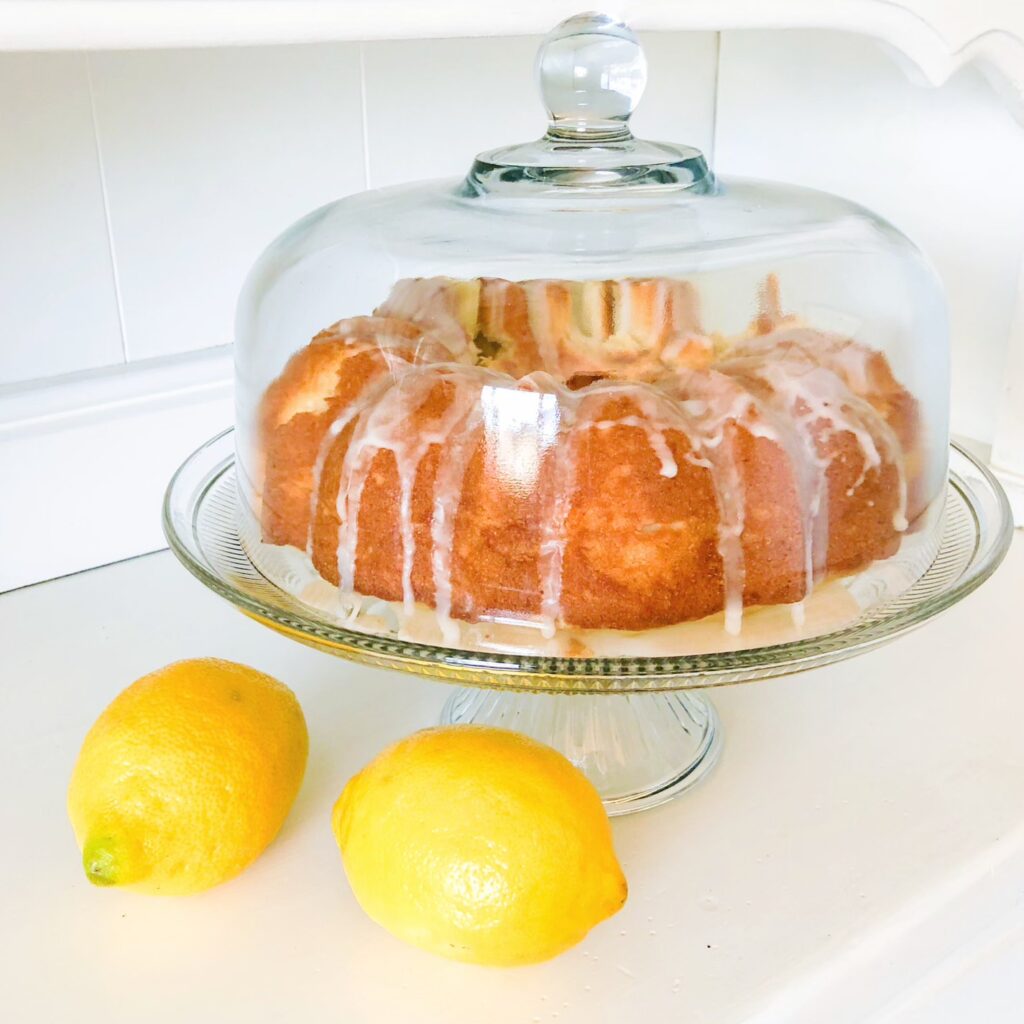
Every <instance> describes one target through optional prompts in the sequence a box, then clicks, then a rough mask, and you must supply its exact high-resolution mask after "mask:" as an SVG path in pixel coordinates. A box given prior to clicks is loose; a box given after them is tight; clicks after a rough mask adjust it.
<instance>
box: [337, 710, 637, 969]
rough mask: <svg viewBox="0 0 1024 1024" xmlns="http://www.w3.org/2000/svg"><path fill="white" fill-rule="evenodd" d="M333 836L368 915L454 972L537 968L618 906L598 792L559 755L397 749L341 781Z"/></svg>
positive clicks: (469, 743) (470, 747) (509, 742)
mask: <svg viewBox="0 0 1024 1024" xmlns="http://www.w3.org/2000/svg"><path fill="white" fill-rule="evenodd" d="M332 824H333V826H334V834H335V837H336V838H337V840H338V845H339V847H340V848H341V854H342V860H343V861H344V865H345V871H346V873H347V875H348V879H349V882H350V884H351V886H352V889H353V892H354V893H355V896H356V899H357V900H358V901H359V903H360V905H361V906H362V907H363V909H364V910H365V911H366V912H367V914H369V916H370V917H371V918H373V919H374V920H375V921H376V922H377V923H378V924H381V925H383V926H384V927H385V928H387V929H388V930H389V931H390V932H392V933H393V934H395V935H397V936H398V937H399V938H401V939H404V940H406V941H407V942H410V943H412V944H413V945H416V946H420V947H421V948H423V949H427V950H430V951H431V952H434V953H439V954H441V955H442V956H447V957H452V958H454V959H456V960H465V961H469V962H472V963H478V964H491V965H503V966H505V965H513V964H526V963H534V962H537V961H540V960H546V959H548V958H550V957H553V956H556V955H557V954H558V953H561V952H563V951H564V950H566V949H568V948H569V947H570V946H573V945H575V944H576V943H577V942H579V941H580V940H581V939H582V938H583V937H584V936H585V935H586V934H587V932H589V931H590V929H591V928H593V927H594V925H596V924H598V923H599V922H601V921H603V920H604V919H605V918H607V917H610V916H611V915H612V914H614V913H615V912H616V911H617V910H618V909H619V908H620V907H621V906H622V905H623V903H625V901H626V879H625V878H624V876H623V874H622V869H621V868H620V866H619V862H618V860H617V859H616V857H615V850H614V848H613V846H612V834H611V827H610V826H609V823H608V817H607V815H606V814H605V811H604V807H603V806H602V805H601V799H600V797H599V796H598V795H597V791H596V790H595V789H594V787H593V786H592V785H591V783H590V782H589V781H588V780H587V779H586V777H585V776H584V775H583V774H582V772H580V771H579V770H578V769H576V768H575V767H574V766H573V765H572V764H571V763H570V762H569V761H568V760H566V758H564V757H563V756H562V755H561V754H559V753H557V752H556V751H554V750H552V749H551V748H550V747H546V746H543V745H542V744H540V743H537V742H535V741H534V740H531V739H528V738H527V737H525V736H522V735H520V734H519V733H514V732H508V731H507V730H504V729H492V728H487V727H483V726H454V727H448V728H437V729H427V730H425V731H423V732H418V733H415V734H414V735H412V736H410V737H408V738H407V739H404V740H402V741H400V742H399V743H396V744H395V745H394V746H392V747H389V748H388V749H387V750H385V751H384V752H383V753H381V754H380V755H379V756H378V757H377V758H376V759H375V760H374V761H372V762H371V763H370V764H369V765H368V766H367V767H366V768H364V769H363V770H362V771H361V772H360V773H359V774H358V775H356V776H355V777H353V778H352V779H351V780H350V782H349V783H348V785H347V786H346V787H345V790H344V792H343V793H342V794H341V797H340V798H339V799H338V802H337V804H336V805H335V808H334V815H333V822H332Z"/></svg>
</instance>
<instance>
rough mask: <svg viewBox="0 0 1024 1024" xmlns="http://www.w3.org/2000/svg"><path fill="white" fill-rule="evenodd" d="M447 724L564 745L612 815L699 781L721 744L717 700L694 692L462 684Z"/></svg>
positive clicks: (444, 718)
mask: <svg viewBox="0 0 1024 1024" xmlns="http://www.w3.org/2000/svg"><path fill="white" fill-rule="evenodd" d="M441 722H442V724H444V725H465V724H469V723H472V724H474V725H494V726H499V727H501V728H504V729H514V730H515V731H516V732H521V733H525V734H526V735H527V736H532V737H533V738H534V739H536V740H540V741H541V742H542V743H546V744H548V746H551V747H554V748H555V749H556V750H560V751H561V752H562V753H563V754H565V756H566V757H567V758H569V760H570V761H572V763H573V764H575V765H576V767H577V768H579V769H580V770H581V771H582V772H583V773H584V774H585V775H586V776H587V778H589V779H590V781H591V782H593V784H594V786H595V787H596V788H597V791H598V792H599V793H600V794H601V798H602V799H603V800H604V805H605V808H606V809H607V811H608V813H609V814H612V815H615V814H627V813H629V812H631V811H642V810H644V809H646V808H648V807H655V806H657V805H658V804H661V803H664V802H665V801H666V800H671V799H672V797H674V796H678V795H679V794H680V793H682V792H683V791H684V790H686V789H689V788H690V787H691V786H693V785H696V783H698V782H700V780H701V779H702V778H704V776H705V775H707V774H708V772H709V771H711V769H712V768H713V767H714V766H715V762H716V761H717V760H718V755H719V753H720V751H721V749H722V727H721V723H720V722H719V721H718V714H717V713H716V711H715V707H714V705H713V704H712V703H711V702H710V701H709V700H707V699H706V698H705V697H702V696H700V695H699V694H697V693H693V692H687V691H685V690H681V691H679V692H674V693H621V694H620V693H612V694H597V695H593V694H590V695H588V694H549V695H544V696H541V695H538V694H535V693H502V692H501V691H500V690H481V689H475V688H472V687H460V688H459V689H457V690H456V691H455V692H454V693H453V694H452V695H451V696H450V697H449V698H448V700H447V702H446V703H445V706H444V710H443V711H442V712H441Z"/></svg>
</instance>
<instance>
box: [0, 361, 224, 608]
mask: <svg viewBox="0 0 1024 1024" xmlns="http://www.w3.org/2000/svg"><path fill="white" fill-rule="evenodd" d="M232 376H233V370H232V359H231V349H230V347H228V346H224V347H221V348H214V349H205V350H202V351H199V352H194V353H188V354H185V355H181V356H174V357H171V358H167V359H154V360H145V361H142V362H139V363H135V364H131V365H128V366H119V367H112V368H110V369H107V370H99V371H89V372H86V373H81V374H73V375H70V376H67V377H60V378H54V379H52V380H46V381H39V382H30V383H27V384H24V385H9V386H6V387H4V388H2V389H0V488H2V495H0V591H4V590H11V589H14V588H15V587H22V586H26V585H27V584H30V583H38V582H40V581H42V580H48V579H53V578H54V577H57V576H66V575H67V574H69V573H73V572H79V571H81V570H83V569H89V568H92V567H94V566H98V565H106V564H108V563H110V562H116V561H119V560H121V559H123V558H130V557H132V556H133V555H138V554H141V553H143V552H146V551H153V550H156V549H158V548H161V547H163V546H164V539H163V534H162V531H161V527H160V506H161V501H162V498H163V492H164V489H165V487H166V486H167V481H168V480H169V479H170V477H171V474H172V473H173V472H174V470H175V469H176V468H177V466H178V465H180V463H181V462H182V460H183V459H184V458H185V457H186V456H187V455H188V454H189V453H190V452H191V451H193V450H194V449H195V448H197V447H198V446H199V445H200V444H202V443H203V441H205V440H207V439H208V438H210V437H212V436H213V435H214V434H216V433H218V432H219V431H221V430H223V429H224V428H225V427H227V426H230V424H231V422H232V421H233V418H234V409H233V402H232Z"/></svg>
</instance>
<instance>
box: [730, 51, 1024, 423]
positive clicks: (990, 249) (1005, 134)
mask: <svg viewBox="0 0 1024 1024" xmlns="http://www.w3.org/2000/svg"><path fill="white" fill-rule="evenodd" d="M717 164H718V169H719V170H720V171H728V172H733V173H742V174H752V175H758V176H763V177H771V178H781V179H786V180H791V181H796V182H800V183H801V184H806V185H812V186H815V187H819V188H824V189H828V190H829V191H833V192H837V193H839V194H841V195H845V196H848V197H849V198H851V199H855V200H857V201H858V202H862V203H864V204H865V205H866V206H868V207H871V208H872V209H874V210H877V211H878V212H879V213H881V214H882V215H883V216H885V217H886V218H888V219H889V220H891V221H892V222H893V223H894V224H896V225H897V227H899V228H901V229H902V230H904V231H905V232H906V233H907V234H909V235H910V236H911V238H913V239H914V240H915V241H916V242H917V243H918V244H919V245H921V247H922V248H923V249H924V250H925V251H926V252H927V254H928V255H929V257H930V258H931V259H932V261H933V262H934V264H935V265H936V267H937V269H938V271H939V273H940V274H941V276H942V278H943V281H944V283H945V285H946V289H947V292H948V295H949V302H950V314H951V319H952V331H953V430H954V431H955V432H957V433H961V434H965V435H967V436H969V437H973V438H978V439H980V440H984V441H989V440H991V437H992V432H993V426H994V416H995V408H996V404H997V397H998V394H999V384H1000V377H1001V374H1002V369H1003V365H1004V360H1005V352H1006V345H1007V339H1008V337H1009V332H1010V324H1011V319H1012V316H1013V309H1014V302H1015V295H1016V289H1017V283H1018V268H1019V266H1020V261H1021V254H1022V249H1024V188H1022V187H1021V182H1024V132H1022V131H1021V128H1020V125H1019V124H1017V123H1015V122H1014V120H1013V119H1012V117H1011V116H1010V114H1009V113H1008V112H1007V111H1006V110H1005V109H1004V108H1003V106H1002V105H1001V104H1000V102H999V101H998V100H996V99H994V98H993V96H992V93H991V91H990V86H989V85H988V84H987V82H986V81H985V80H984V79H983V77H982V76H981V74H980V73H979V72H978V71H976V70H975V69H973V68H967V69H964V70H963V71H961V72H960V73H959V74H958V75H956V76H955V77H954V78H953V79H951V80H950V81H949V82H948V83H946V85H944V86H942V87H941V88H938V89H935V88H930V87H926V86H922V85H916V84H913V83H912V82H911V81H909V80H908V79H907V78H906V76H905V75H904V74H903V71H902V70H901V68H900V67H899V66H898V64H897V63H896V62H895V61H894V60H893V59H892V57H891V56H890V55H889V54H887V53H885V52H883V51H882V50H881V49H880V48H879V47H878V46H877V45H876V44H875V43H873V42H871V41H870V40H868V39H866V38H864V37H861V36H855V35H848V34H837V33H828V32H805V31H771V32H726V33H723V34H722V44H721V62H720V67H719V97H718V123H717Z"/></svg>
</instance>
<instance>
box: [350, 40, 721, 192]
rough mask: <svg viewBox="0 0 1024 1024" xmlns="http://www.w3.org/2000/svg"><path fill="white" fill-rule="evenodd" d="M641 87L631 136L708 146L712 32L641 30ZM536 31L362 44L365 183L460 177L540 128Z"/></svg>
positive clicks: (542, 125)
mask: <svg viewBox="0 0 1024 1024" xmlns="http://www.w3.org/2000/svg"><path fill="white" fill-rule="evenodd" d="M641 40H642V42H643V44H644V48H645V50H646V53H647V58H648V63H649V68H650V70H649V77H648V86H647V92H646V94H645V96H644V100H643V103H642V104H641V106H640V109H639V111H638V113H637V116H636V118H635V123H634V125H633V127H634V130H635V131H636V132H637V134H640V135H646V136H648V137H650V138H656V139H657V138H667V139H673V140H677V141H686V142H690V143H691V144H693V145H697V146H699V147H701V148H705V149H708V150H709V149H710V145H711V140H712V136H713V123H714V89H715V63H716V51H717V37H716V35H715V33H713V32H692V33H677V34H671V33H659V34H653V35H652V34H647V35H643V34H641ZM539 41H540V40H539V37H533V36H519V37H512V38H503V39H476V40H465V39H427V40H401V41H392V42H375V43H365V44H364V46H363V53H364V60H365V68H366V115H367V118H366V119H367V140H368V147H367V148H368V151H369V172H370V181H371V183H372V184H373V185H374V186H375V187H381V186H385V185H393V184H396V183H398V182H403V181H409V180H412V179H415V178H430V177H441V176H444V175H462V174H465V173H466V171H467V170H468V169H469V165H470V163H471V162H472V159H473V157H474V156H475V155H476V154H477V153H478V152H480V151H482V150H486V149H493V148H495V147H496V146H501V145H506V144H508V143H512V142H525V141H526V140H528V139H534V138H538V137H539V136H541V135H542V134H543V133H544V130H545V128H546V126H547V119H546V115H545V112H544V108H543V106H542V104H541V100H540V95H539V93H538V90H537V86H536V83H535V81H534V74H533V61H534V57H535V55H536V52H537V44H538V42H539Z"/></svg>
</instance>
